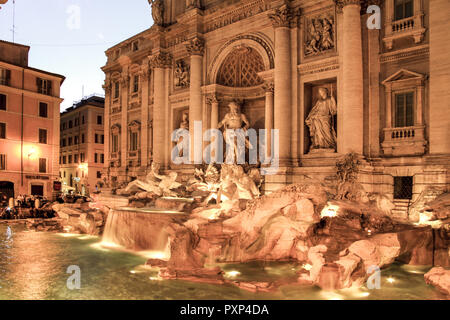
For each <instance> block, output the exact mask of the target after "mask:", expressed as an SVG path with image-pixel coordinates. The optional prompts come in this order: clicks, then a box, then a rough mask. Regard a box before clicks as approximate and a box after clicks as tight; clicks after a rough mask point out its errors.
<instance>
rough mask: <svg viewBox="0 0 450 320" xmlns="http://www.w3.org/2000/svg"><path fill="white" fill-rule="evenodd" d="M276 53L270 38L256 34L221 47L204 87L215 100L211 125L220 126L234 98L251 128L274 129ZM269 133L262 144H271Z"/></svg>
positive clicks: (234, 40) (244, 36)
mask: <svg viewBox="0 0 450 320" xmlns="http://www.w3.org/2000/svg"><path fill="white" fill-rule="evenodd" d="M273 57H274V54H273V48H272V46H271V44H270V42H269V41H268V40H267V39H264V36H263V35H256V34H247V35H240V36H238V37H236V38H234V39H232V40H231V41H229V42H227V43H225V44H224V45H223V46H222V47H221V48H220V49H219V50H218V54H217V55H216V56H215V57H214V58H213V59H212V63H211V67H210V69H209V70H208V82H209V85H207V86H205V87H204V92H205V94H206V96H207V97H209V99H208V100H209V101H210V103H211V128H217V124H219V123H220V122H221V120H223V119H224V117H225V116H226V115H227V113H228V112H229V109H230V107H229V106H230V103H232V102H234V103H236V104H238V105H239V107H240V110H239V112H240V113H242V114H244V115H245V117H246V119H248V123H249V124H248V127H249V128H251V129H254V130H256V132H257V133H258V134H259V129H266V132H270V130H271V129H273V67H274V58H273ZM215 109H216V110H215ZM268 136H269V135H266V136H265V137H264V138H265V139H268V140H265V141H266V143H265V144H264V145H263V146H261V145H259V146H258V147H259V148H261V147H265V145H268V144H270V140H269V139H270V137H268ZM267 151H268V152H269V151H270V150H267Z"/></svg>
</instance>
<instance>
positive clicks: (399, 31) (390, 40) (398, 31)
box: [383, 13, 425, 50]
mask: <svg viewBox="0 0 450 320" xmlns="http://www.w3.org/2000/svg"><path fill="white" fill-rule="evenodd" d="M424 34H425V28H424V27H423V13H420V14H417V15H415V16H412V17H409V18H405V19H401V20H396V21H391V22H389V23H387V24H386V34H385V37H384V38H383V42H384V44H385V46H386V48H387V49H388V50H391V49H392V47H393V44H394V40H396V39H400V38H406V37H413V38H414V43H416V44H417V43H420V42H422V40H423V36H424Z"/></svg>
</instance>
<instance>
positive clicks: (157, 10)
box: [148, 0, 164, 26]
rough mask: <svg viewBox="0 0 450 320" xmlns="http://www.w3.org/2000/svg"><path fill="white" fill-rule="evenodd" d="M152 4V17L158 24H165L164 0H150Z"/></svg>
mask: <svg viewBox="0 0 450 320" xmlns="http://www.w3.org/2000/svg"><path fill="white" fill-rule="evenodd" d="M148 2H149V3H150V5H151V6H152V18H153V22H154V23H155V24H156V25H157V26H162V25H163V24H164V2H163V0H148Z"/></svg>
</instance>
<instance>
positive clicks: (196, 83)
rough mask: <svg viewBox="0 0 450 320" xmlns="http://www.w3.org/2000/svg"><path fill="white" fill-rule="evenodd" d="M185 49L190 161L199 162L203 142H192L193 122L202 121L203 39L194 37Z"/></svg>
mask: <svg viewBox="0 0 450 320" xmlns="http://www.w3.org/2000/svg"><path fill="white" fill-rule="evenodd" d="M186 49H187V51H188V53H189V54H190V56H191V74H190V89H189V94H190V100H189V134H190V136H191V149H190V161H191V162H192V161H195V163H199V162H201V161H202V158H203V144H202V143H201V142H199V141H196V143H194V138H195V136H194V122H195V121H202V76H203V72H202V69H203V68H202V65H203V52H204V41H203V40H202V39H200V38H198V37H196V38H194V39H192V40H191V41H190V42H189V43H188V44H187V45H186ZM203 125H206V124H203ZM200 134H201V133H200ZM196 144H199V145H196Z"/></svg>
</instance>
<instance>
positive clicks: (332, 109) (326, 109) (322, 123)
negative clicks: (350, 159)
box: [305, 88, 337, 150]
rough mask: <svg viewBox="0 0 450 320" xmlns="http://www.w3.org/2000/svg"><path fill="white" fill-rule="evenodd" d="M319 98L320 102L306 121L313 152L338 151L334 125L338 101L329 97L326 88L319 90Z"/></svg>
mask: <svg viewBox="0 0 450 320" xmlns="http://www.w3.org/2000/svg"><path fill="white" fill-rule="evenodd" d="M319 96H320V97H319V100H318V101H317V103H316V105H315V106H314V107H313V108H312V110H311V112H310V113H309V115H308V118H306V121H305V122H306V124H307V125H308V127H309V132H310V135H311V140H312V145H311V150H313V149H334V150H336V141H337V139H336V131H335V130H334V125H333V117H334V116H335V115H336V112H337V106H336V100H335V99H334V97H332V96H329V94H328V90H327V89H326V88H320V89H319Z"/></svg>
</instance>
